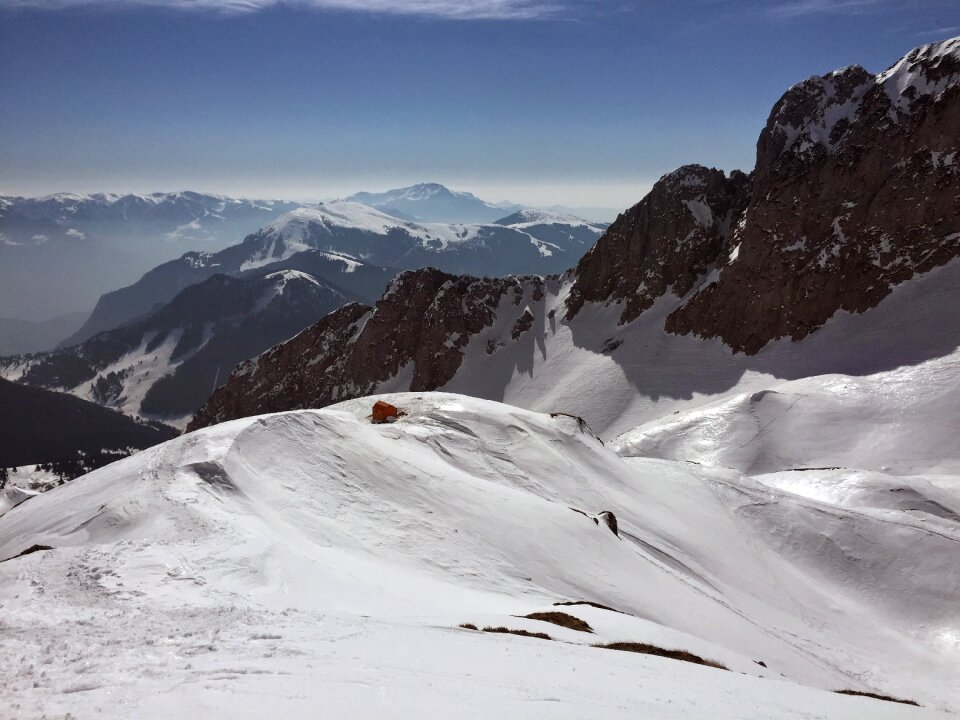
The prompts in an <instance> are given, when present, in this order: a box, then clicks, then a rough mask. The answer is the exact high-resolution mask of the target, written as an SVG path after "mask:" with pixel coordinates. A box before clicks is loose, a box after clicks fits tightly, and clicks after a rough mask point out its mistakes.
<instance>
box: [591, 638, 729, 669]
mask: <svg viewBox="0 0 960 720" xmlns="http://www.w3.org/2000/svg"><path fill="white" fill-rule="evenodd" d="M594 647H598V648H606V649H607V650H623V651H625V652H635V653H641V654H643V655H657V656H659V657H665V658H670V659H671V660H682V661H683V662H688V663H695V664H697V665H706V666H707V667H712V668H717V669H718V670H728V669H729V668H728V667H727V666H726V665H723V664H721V663H718V662H717V661H716V660H707V659H706V658H702V657H700V656H699V655H694V654H693V653H692V652H687V651H686V650H667V649H666V648H662V647H657V646H656V645H649V644H647V643H637V642H615V643H606V644H602V645H594Z"/></svg>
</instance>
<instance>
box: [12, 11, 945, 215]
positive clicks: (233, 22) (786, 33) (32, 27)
mask: <svg viewBox="0 0 960 720" xmlns="http://www.w3.org/2000/svg"><path fill="white" fill-rule="evenodd" d="M958 34H960V7H958V3H957V0H910V2H903V1H902V0H834V1H830V0H744V1H742V2H735V1H733V0H633V1H625V0H610V1H605V0H288V1H286V2H285V1H283V0H0V194H8V195H9V194H16V195H42V194H47V193H52V192H60V191H70V192H97V191H109V192H152V191H160V190H182V189H192V190H199V191H208V192H219V193H225V194H231V195H243V196H248V197H249V196H253V197H265V198H266V197H270V198H288V199H293V200H321V199H329V198H333V197H337V196H344V195H347V194H350V193H352V192H356V191H359V190H370V191H374V190H384V189H387V188H392V187H398V186H403V185H408V184H412V183H416V182H428V181H429V182H441V183H444V184H445V185H447V186H449V187H452V188H454V189H461V190H469V191H471V192H474V193H476V194H478V195H480V196H481V197H483V198H485V199H488V200H491V201H494V202H497V201H504V200H510V201H514V202H519V203H522V204H529V205H550V204H555V203H556V204H564V205H567V206H573V207H578V206H594V207H596V206H601V207H612V208H617V209H621V208H625V207H628V206H630V205H632V204H634V203H635V202H637V201H638V200H639V199H640V198H641V197H642V195H643V194H644V193H645V192H646V191H647V190H648V189H649V187H650V185H651V184H652V183H653V182H654V181H655V180H656V179H657V178H658V177H660V176H661V175H663V174H664V173H666V172H669V171H670V170H672V169H674V168H676V167H678V166H680V165H682V164H685V163H691V162H697V163H701V164H704V165H709V166H713V167H719V168H723V169H725V170H731V169H734V168H741V169H744V170H749V169H751V168H752V167H753V164H754V153H755V146H756V139H757V135H758V133H759V132H760V130H761V128H762V127H763V125H764V122H765V120H766V118H767V115H768V114H769V112H770V108H771V107H772V105H773V103H774V102H776V100H777V99H778V98H779V97H780V96H781V95H782V94H783V92H784V91H785V90H786V89H787V88H788V87H790V86H791V85H792V84H794V83H796V82H798V81H800V80H802V79H804V78H806V77H808V76H810V75H813V74H822V73H824V72H828V71H830V70H832V69H835V68H838V67H843V66H846V65H850V64H855V63H856V64H860V65H863V66H865V67H866V68H867V69H869V70H871V71H874V72H878V71H880V70H883V69H884V68H886V67H887V66H889V65H891V64H892V63H893V62H894V61H895V60H896V59H897V58H898V57H900V56H901V55H903V54H904V53H906V52H907V51H909V50H910V49H911V48H913V47H915V46H917V45H921V44H923V43H926V42H931V41H935V40H938V39H943V38H945V37H949V36H952V35H958Z"/></svg>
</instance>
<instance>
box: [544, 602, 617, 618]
mask: <svg viewBox="0 0 960 720" xmlns="http://www.w3.org/2000/svg"><path fill="white" fill-rule="evenodd" d="M571 605H589V606H590V607H595V608H599V609H600V610H609V611H610V612H615V613H620V614H621V615H628V614H629V613H625V612H624V611H623V610H617V609H616V608H612V607H608V606H606V605H601V604H600V603H596V602H593V601H591V600H567V601H565V602H555V603H554V604H553V606H554V607H569V606H571Z"/></svg>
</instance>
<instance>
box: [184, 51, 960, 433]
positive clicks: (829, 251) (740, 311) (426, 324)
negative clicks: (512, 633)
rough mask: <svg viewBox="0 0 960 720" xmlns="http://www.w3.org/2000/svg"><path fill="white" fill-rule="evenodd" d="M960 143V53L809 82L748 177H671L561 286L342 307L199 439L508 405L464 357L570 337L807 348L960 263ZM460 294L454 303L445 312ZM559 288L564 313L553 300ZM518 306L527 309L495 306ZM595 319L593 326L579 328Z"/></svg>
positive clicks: (467, 290) (442, 285)
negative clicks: (412, 394)
mask: <svg viewBox="0 0 960 720" xmlns="http://www.w3.org/2000/svg"><path fill="white" fill-rule="evenodd" d="M958 127H960V38H957V39H953V40H949V41H945V42H942V43H937V44H934V45H930V46H924V47H922V48H918V49H917V50H914V51H913V52H911V53H910V54H908V55H907V56H906V57H905V58H904V59H902V60H901V61H900V62H898V63H897V64H896V65H894V66H893V67H892V68H891V69H889V70H888V71H886V72H884V73H881V74H879V75H876V76H873V75H870V74H869V73H867V71H865V70H863V69H862V68H856V67H854V68H847V69H844V70H840V71H837V72H834V73H830V74H828V75H827V76H824V77H822V78H816V77H815V78H810V79H809V80H806V81H804V82H802V83H800V84H798V85H797V86H795V87H794V88H791V89H790V90H789V91H788V92H787V93H786V94H785V95H784V97H783V98H782V99H781V100H780V101H779V102H778V103H777V104H776V106H775V107H774V109H773V112H772V113H771V116H770V119H769V120H768V123H767V126H766V127H765V128H764V130H763V132H762V134H761V136H760V139H759V141H758V148H757V166H756V168H755V170H754V171H753V173H751V175H750V176H747V175H744V174H743V173H740V172H737V171H734V172H732V173H731V174H729V175H725V174H724V173H723V172H721V171H718V170H713V169H708V168H704V167H701V166H686V167H683V168H680V169H679V170H677V171H674V172H673V173H670V174H668V175H666V176H664V177H663V178H661V180H660V181H659V182H658V183H657V184H656V185H655V186H654V188H653V189H652V191H651V192H650V193H649V195H647V196H646V197H645V198H644V199H643V200H642V201H641V202H640V203H638V204H637V205H636V206H634V207H633V208H631V209H630V210H628V211H627V212H626V213H624V214H622V215H620V216H619V217H618V218H617V220H616V221H615V222H614V223H613V224H612V225H611V226H610V228H609V229H608V230H607V232H606V233H605V234H604V235H603V237H601V239H600V240H599V241H598V242H597V243H596V245H595V246H594V248H593V249H592V250H591V251H590V252H588V253H587V254H586V255H585V256H584V257H583V258H582V259H581V261H580V263H579V264H578V265H577V267H576V268H575V269H574V270H573V271H571V272H569V273H567V274H564V275H562V276H560V277H555V278H547V279H546V280H543V279H540V278H512V279H503V280H499V281H496V282H494V283H492V284H491V283H489V281H479V280H476V279H473V278H457V277H452V276H446V275H443V274H442V273H441V274H439V275H437V274H435V272H434V271H422V272H419V273H408V274H405V275H403V276H401V277H400V278H398V280H397V282H395V283H394V284H393V285H392V286H391V288H390V289H389V290H388V292H387V294H386V295H385V296H384V298H383V299H381V301H380V302H379V303H378V304H377V306H376V308H375V309H363V310H361V309H359V308H354V309H352V310H351V311H350V314H348V315H343V313H345V312H346V311H340V312H341V315H340V316H338V317H333V318H328V319H327V320H325V321H324V323H326V325H320V326H316V327H314V328H311V329H310V330H308V331H307V332H305V333H303V334H302V335H301V336H299V337H298V338H296V341H295V343H296V345H295V347H287V348H284V347H281V348H275V349H274V350H272V351H271V352H270V353H268V354H266V355H264V356H263V357H261V358H259V359H258V360H256V361H251V362H250V363H247V364H245V365H243V366H241V367H240V368H239V369H238V370H237V372H236V373H235V374H234V376H233V377H232V378H231V379H230V381H229V382H228V383H227V385H226V386H224V387H223V388H221V389H220V390H219V391H218V392H217V393H215V394H214V395H213V396H212V397H211V399H210V400H209V401H208V403H207V405H206V406H205V407H204V408H203V409H202V410H201V411H200V412H199V413H198V414H197V416H196V417H195V419H194V423H193V425H192V426H191V427H200V426H203V425H206V424H210V423H213V422H219V421H223V420H227V419H230V418H232V417H239V416H243V415H252V414H255V413H258V412H265V411H268V410H282V409H288V408H301V407H311V406H322V405H326V404H329V403H330V402H333V401H336V400H342V399H345V398H348V397H357V396H360V395H364V394H369V393H371V392H374V391H383V390H384V389H386V390H395V389H407V388H409V389H412V390H429V389H435V388H441V387H444V386H445V385H446V386H447V387H450V383H451V381H452V380H456V381H459V384H458V385H457V384H456V383H455V387H456V388H457V389H458V390H460V391H464V390H467V391H473V388H479V387H480V386H481V385H483V386H484V390H483V391H479V390H477V392H482V393H483V394H484V396H490V397H494V396H496V395H497V394H499V395H500V397H501V398H502V393H503V388H504V387H505V386H506V384H508V383H509V381H510V377H511V376H510V375H505V376H504V378H505V379H503V380H499V381H497V382H499V383H500V385H499V387H500V389H499V390H497V389H496V388H495V387H493V385H490V384H489V383H488V381H487V378H485V377H484V375H486V374H488V373H489V371H488V370H486V369H485V368H481V367H480V365H478V364H477V363H476V362H474V363H472V364H471V365H470V367H469V368H463V369H462V368H461V364H462V363H463V362H464V358H465V355H466V349H467V348H468V347H469V349H470V354H472V356H473V358H482V357H484V356H486V357H488V358H490V360H489V361H487V362H486V366H487V367H493V365H494V364H495V362H494V361H493V359H492V357H493V356H494V355H495V354H496V353H497V352H499V351H500V349H501V348H502V347H504V346H505V345H507V344H510V343H512V344H514V345H517V346H520V345H524V344H530V343H531V340H530V339H529V338H531V337H535V338H536V339H535V345H536V346H537V347H538V348H539V350H540V353H541V355H542V357H543V359H544V361H545V362H546V361H547V355H548V352H547V347H546V344H545V343H547V342H549V339H550V338H551V337H553V336H555V335H556V332H557V327H558V324H567V325H569V330H570V333H572V341H564V342H572V344H573V345H574V346H575V347H577V348H585V349H587V350H590V351H592V352H595V353H596V354H597V355H609V356H610V357H611V358H614V359H615V360H616V362H617V363H618V365H619V366H621V367H627V366H629V364H630V360H629V358H628V357H626V356H625V355H624V353H629V352H636V349H637V348H636V346H634V348H632V349H628V348H620V346H621V344H622V343H623V341H624V338H625V337H627V336H629V335H630V334H631V332H632V333H633V336H637V335H640V336H642V338H646V340H642V344H646V345H651V344H652V345H657V344H658V343H661V342H662V341H661V340H660V339H659V338H658V337H656V336H655V335H653V334H651V333H660V334H662V331H663V330H666V331H667V332H668V333H671V334H674V335H677V334H679V335H685V334H692V335H695V336H698V337H701V338H720V339H721V340H722V341H723V342H724V343H725V344H726V345H727V346H728V347H729V348H732V349H733V350H734V351H735V352H741V351H742V352H745V353H746V354H748V355H752V354H755V353H758V352H759V351H760V350H761V349H763V348H764V347H765V346H767V345H768V344H769V343H770V342H771V341H773V340H776V339H778V338H793V339H795V340H800V339H803V338H804V337H806V336H807V335H809V334H810V333H811V332H813V331H814V330H816V329H817V328H819V327H821V326H822V325H823V324H824V323H825V322H826V321H827V320H828V319H829V318H831V317H832V316H834V314H835V313H837V311H839V310H845V311H849V312H854V313H862V312H864V311H866V310H867V309H869V308H872V307H875V306H877V305H878V304H879V303H880V302H881V301H882V300H883V299H884V298H885V297H886V296H887V295H888V294H889V293H890V292H891V290H892V289H893V288H894V287H897V286H898V285H899V284H901V283H903V281H905V280H907V279H909V278H911V277H913V276H914V275H916V274H921V273H926V272H928V271H930V270H931V269H932V268H935V267H937V266H940V265H944V264H946V263H947V262H948V261H950V260H951V259H953V258H955V257H956V256H957V255H958V254H960V163H958V162H957V151H958V149H960V135H958V133H957V132H956V129H957V128H958ZM452 287H455V288H457V289H458V290H457V293H459V294H455V297H456V298H457V301H452V298H448V297H447V294H448V293H449V292H450V288H452ZM545 288H546V290H547V295H548V296H549V297H548V302H546V303H544V302H537V301H536V300H535V297H536V296H539V297H540V298H541V300H542V298H543V295H544V289H545ZM508 292H516V293H517V297H518V298H519V300H518V304H517V305H516V306H511V305H510V304H506V305H504V304H499V305H498V303H500V300H501V298H503V297H504V296H505V295H506V294H507V293H508ZM431 293H432V294H431ZM658 303H659V306H660V307H661V310H662V311H663V315H662V317H661V315H659V314H657V315H656V319H655V322H656V323H659V325H657V326H651V327H647V325H649V321H648V320H647V319H645V315H644V314H645V313H647V312H653V311H652V310H651V308H652V306H654V305H656V304H658ZM478 307H480V308H485V310H484V311H482V312H480V314H479V316H478V317H476V318H474V317H470V315H471V314H472V313H474V312H476V308H478ZM587 307H590V308H594V309H596V312H593V314H592V315H591V317H590V318H588V319H587V320H582V319H581V318H580V317H579V316H580V315H581V314H583V313H584V312H585V310H586V308H587ZM604 307H609V308H610V309H611V310H615V311H616V314H615V315H612V316H611V314H610V313H605V312H601V311H600V309H602V308H604ZM491 313H492V315H491ZM422 316H423V317H422ZM594 316H595V317H594ZM381 318H382V320H381ZM597 318H600V319H599V320H598V319H597ZM351 323H353V324H351ZM370 323H374V325H373V328H376V331H375V332H373V331H371V332H368V331H367V330H366V326H367V325H369V324H370ZM638 323H639V324H638ZM644 323H646V325H645V324H644ZM348 326H349V327H351V328H353V329H352V330H350V331H349V332H347V333H346V334H343V333H341V334H338V333H337V331H336V330H333V329H331V328H341V330H342V329H344V328H347V327H348ZM508 326H509V327H508ZM531 329H535V332H530V330H531ZM634 330H636V332H634ZM464 333H467V335H465V334H464ZM586 336H589V338H587V337H586ZM604 336H606V339H605V340H603V341H600V342H598V341H597V338H603V337H604ZM631 337H632V336H631ZM479 345H483V346H484V347H483V348H479V347H478V346H479ZM618 348H620V349H619V350H618ZM340 352H342V353H343V356H344V357H343V358H333V356H334V355H336V354H337V353H340ZM527 352H528V351H527V350H524V353H525V354H526V353H527ZM530 352H533V353H534V354H536V351H535V350H532V346H531V350H530ZM565 352H568V350H567V349H562V348H560V347H559V346H557V349H555V350H553V353H554V355H557V354H558V353H559V354H561V355H562V353H565ZM281 358H282V359H283V362H282V363H281ZM315 358H319V359H316V360H315ZM325 358H333V359H331V360H330V362H327V361H326V359H325ZM844 362H847V361H846V360H845V361H844ZM864 362H867V360H865V361H864ZM534 363H535V361H534V360H533V359H529V358H527V357H526V355H525V356H524V358H522V359H518V360H517V361H516V362H515V367H514V368H513V369H510V368H507V369H506V370H504V372H508V371H509V372H512V373H516V372H520V373H521V374H530V375H532V374H533V367H534ZM281 366H282V368H283V369H282V371H281ZM845 370H846V371H849V370H850V368H849V367H845ZM824 371H827V370H821V372H824ZM458 372H460V373H461V374H460V375H459V376H458ZM630 372H634V371H633V370H631V371H630ZM740 372H742V371H740ZM467 375H470V376H469V377H467ZM632 382H634V385H636V382H635V381H632ZM536 383H537V381H536V380H533V381H531V383H530V384H531V386H534V385H536ZM541 384H542V385H543V386H544V388H547V387H549V385H550V380H549V378H544V379H543V380H542V381H541ZM279 388H283V390H282V391H280V390H279ZM491 388H493V389H491ZM542 392H544V393H545V392H547V391H546V389H544V390H543V391H542ZM687 392H689V389H688V390H687ZM497 399H500V398H497Z"/></svg>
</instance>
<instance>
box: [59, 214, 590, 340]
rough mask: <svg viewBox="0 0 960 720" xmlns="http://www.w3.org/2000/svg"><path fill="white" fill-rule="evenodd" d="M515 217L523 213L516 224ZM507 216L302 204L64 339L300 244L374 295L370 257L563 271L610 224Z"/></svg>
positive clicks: (397, 266)
mask: <svg viewBox="0 0 960 720" xmlns="http://www.w3.org/2000/svg"><path fill="white" fill-rule="evenodd" d="M500 212H502V210H501V211H500ZM514 219H516V220H519V222H516V223H515V224H511V223H513V222H514ZM503 222H504V224H499V225H498V224H490V225H471V224H462V225H449V224H439V223H415V222H412V221H405V220H399V219H398V218H395V217H392V216H390V215H387V214H385V213H382V212H380V211H378V210H375V209H374V208H372V207H370V206H367V205H361V204H359V203H355V202H349V201H338V202H330V203H325V204H323V205H318V206H315V207H301V208H297V209H295V210H292V211H290V212H288V213H286V214H285V215H283V216H281V217H279V218H277V219H276V220H274V221H273V222H271V223H270V224H268V225H267V226H265V227H264V228H262V229H260V230H258V231H257V232H255V233H252V234H251V235H249V236H248V237H247V238H246V239H245V240H244V241H243V242H242V243H239V244H237V245H233V246H231V247H229V248H226V249H224V250H221V251H220V252H217V253H204V252H190V253H187V254H185V255H183V256H182V257H181V258H179V259H177V260H172V261H170V262H167V263H164V264H163V265H160V266H159V267H157V268H154V269H153V270H151V271H150V272H148V273H147V274H146V275H144V276H143V277H142V278H141V279H140V280H139V281H138V282H136V283H134V284H133V285H131V286H129V287H125V288H121V289H120V290H116V291H114V292H111V293H107V294H105V295H104V296H103V297H102V298H101V299H100V301H99V302H98V303H97V306H96V308H95V309H94V311H93V313H92V315H91V316H90V318H89V319H88V321H87V322H86V323H85V325H84V326H83V327H82V328H81V329H80V330H79V331H78V332H77V333H76V334H74V335H73V336H71V337H70V338H69V339H68V340H67V341H66V342H65V343H64V344H65V345H69V344H75V343H78V342H82V341H84V340H86V339H88V338H90V337H92V336H93V335H95V334H96V333H98V332H102V331H104V330H109V329H111V328H115V327H117V326H119V325H121V324H123V323H126V322H130V321H132V320H134V319H136V318H139V317H142V316H144V315H146V314H148V313H150V312H152V311H153V310H155V309H156V308H157V307H159V306H160V305H162V304H163V303H166V302H168V301H169V300H171V299H172V298H173V297H174V296H175V295H176V294H177V293H178V292H180V291H181V290H183V289H184V288H186V287H187V286H189V285H191V284H193V283H197V282H200V281H202V280H204V279H205V278H208V277H210V276H211V275H214V274H217V273H222V274H227V275H237V276H240V275H243V274H244V273H247V272H250V271H252V270H255V269H258V268H261V267H264V266H266V265H274V266H275V267H276V269H279V268H280V267H281V266H283V267H286V266H287V265H286V263H289V262H290V261H291V259H292V258H294V257H295V256H296V255H297V254H298V253H301V252H303V251H304V250H320V251H322V252H324V253H327V254H328V256H329V257H330V258H333V259H334V263H335V264H334V266H333V267H335V268H336V277H334V276H330V275H326V274H325V275H323V277H325V278H326V279H327V280H329V281H330V282H332V283H333V284H334V285H337V286H338V287H350V288H351V289H352V291H353V292H354V293H355V294H356V295H357V296H359V297H368V298H371V299H373V298H376V297H378V296H379V294H380V292H381V291H382V290H383V287H384V284H385V282H384V275H383V273H382V272H380V271H377V272H375V273H374V276H373V277H374V279H375V282H376V283H378V284H377V285H376V287H372V286H371V285H370V284H369V282H368V280H369V273H368V271H367V268H368V267H369V266H377V267H380V268H383V267H389V268H394V270H395V271H399V270H405V269H408V268H418V267H426V266H435V267H440V268H443V269H445V270H449V271H451V272H465V273H475V274H479V275H506V274H510V273H530V272H535V273H551V272H558V271H560V270H563V269H565V268H567V267H569V266H570V265H571V264H573V263H575V262H576V261H577V260H578V259H579V258H580V256H581V255H583V253H584V252H586V251H587V250H588V249H589V248H590V247H591V246H592V245H593V243H594V242H595V241H596V239H597V238H598V237H600V234H601V233H602V232H603V228H604V226H603V225H602V224H591V223H587V222H585V221H583V220H580V219H578V218H573V217H566V216H558V215H556V214H552V213H546V212H540V211H537V212H536V214H535V216H534V215H530V216H529V217H526V216H511V217H510V218H503ZM361 259H362V262H361ZM294 262H295V261H294ZM357 267H360V268H361V270H360V271H359V272H357V271H356V268H357ZM345 274H349V277H346V276H345Z"/></svg>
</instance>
